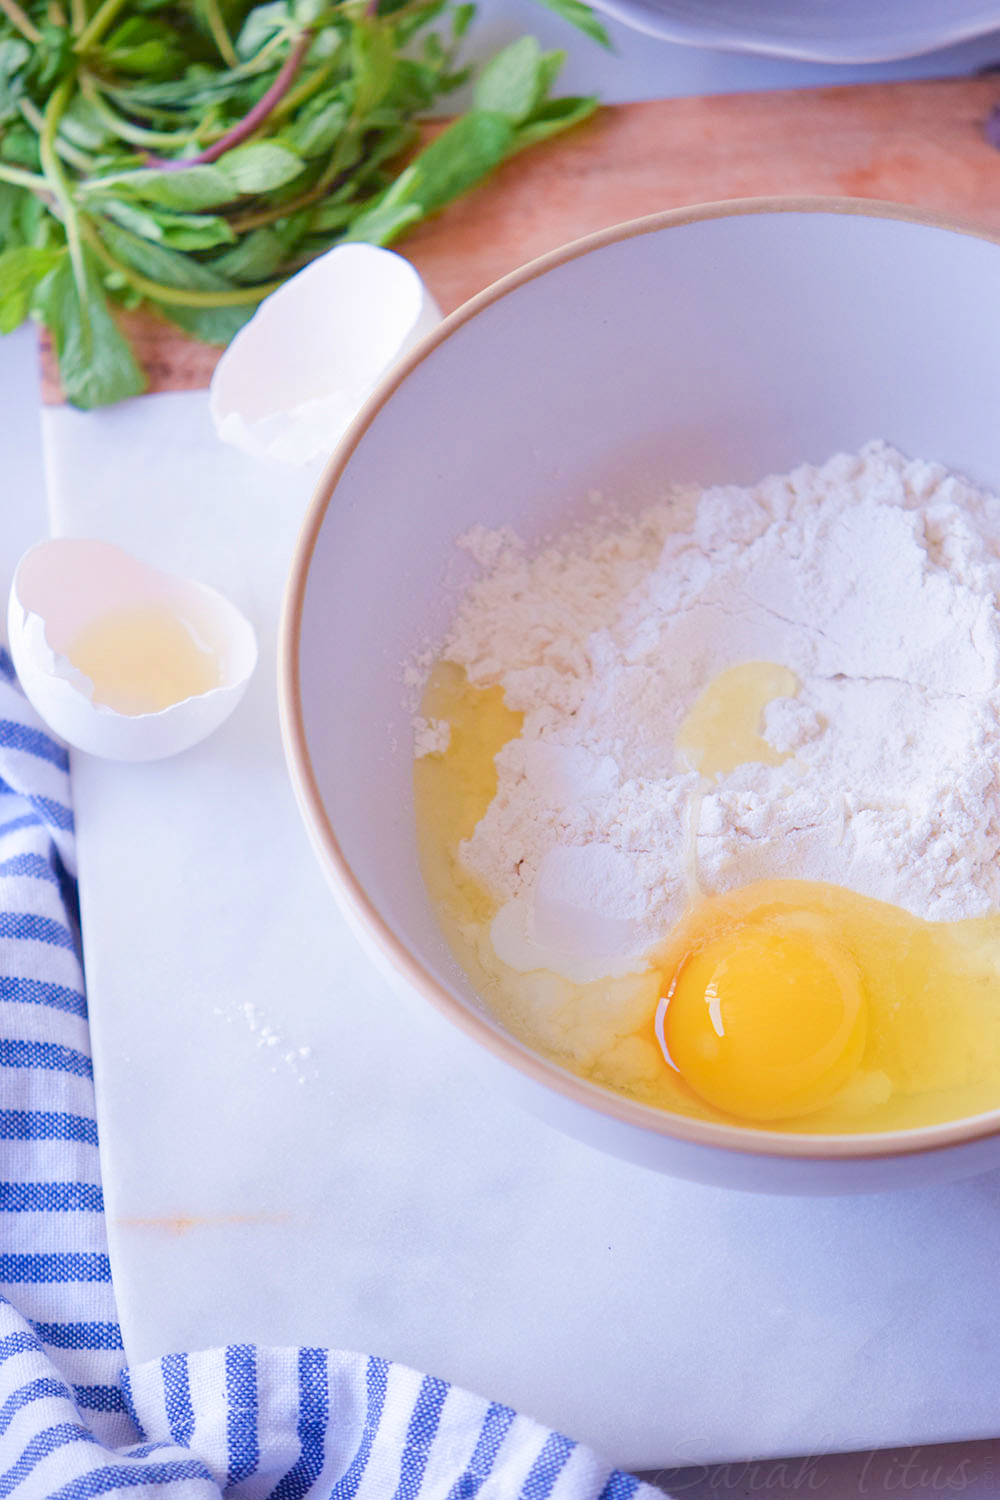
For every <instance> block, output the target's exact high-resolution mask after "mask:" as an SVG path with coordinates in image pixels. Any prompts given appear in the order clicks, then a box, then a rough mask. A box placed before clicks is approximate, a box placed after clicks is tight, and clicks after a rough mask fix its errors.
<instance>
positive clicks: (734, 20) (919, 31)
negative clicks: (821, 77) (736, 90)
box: [593, 0, 1000, 63]
mask: <svg viewBox="0 0 1000 1500" xmlns="http://www.w3.org/2000/svg"><path fill="white" fill-rule="evenodd" d="M593 3H594V4H595V6H596V7H597V8H598V9H599V10H602V11H604V12H606V14H607V15H609V16H613V17H614V18H615V19H616V20H618V21H621V22H623V23H624V24H625V25H626V26H631V27H633V28H634V29H635V30H636V31H642V32H645V33H646V34H647V35H648V36H656V37H661V38H663V39H664V40H666V41H671V42H682V43H684V44H686V45H688V46H692V47H718V48H728V49H730V50H732V51H735V52H759V53H764V54H766V55H770V56H773V57H794V58H801V59H805V60H807V61H810V62H826V63H874V62H886V61H889V60H890V59H893V58H900V57H918V56H919V55H920V54H921V53H924V52H933V51H934V50H935V49H937V48H939V47H949V46H953V45H955V44H956V43H958V42H965V41H969V40H970V39H971V38H973V37H978V36H985V35H987V33H989V32H991V31H995V30H997V29H998V28H1000V4H998V3H986V0H948V3H947V4H942V3H941V0H874V3H873V0H835V3H831V0H756V3H753V4H750V3H746V0H593Z"/></svg>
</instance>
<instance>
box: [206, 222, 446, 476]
mask: <svg viewBox="0 0 1000 1500" xmlns="http://www.w3.org/2000/svg"><path fill="white" fill-rule="evenodd" d="M440 321H441V311H440V309H439V308H438V306H437V303H436V302H435V301H434V299H433V297H432V296H431V295H430V293H429V292H428V290H427V288H426V287H425V286H424V284H423V282H422V281H421V279H420V276H419V275H418V273H417V272H416V270H415V269H414V267H413V266H412V265H411V264H410V262H409V261H408V260H404V258H403V257H402V256H401V255H396V254H395V252H394V251H392V250H381V249H379V248H378V247H377V246H375V245H364V244H352V245H337V246H336V247H335V248H334V249H333V250H328V251H327V253H326V254H325V255H321V256H319V257H318V258H317V259H316V260H314V261H312V262H311V263H310V264H309V265H308V266H306V267H305V269H304V270H302V271H299V272H298V273H297V274H296V275H295V276H292V277H291V278H290V279H289V280H288V281H286V282H285V283H284V285H283V286H281V287H279V288H278V290H277V291H276V292H272V294H271V295H270V297H265V299H264V301H263V302H262V303H261V304H260V306H259V307H258V309H257V311H256V312H255V313H254V315H253V317H252V318H251V319H250V321H249V322H248V323H246V324H245V325H244V327H243V328H241V329H240V331H239V333H238V334H237V335H236V337H235V338H234V339H233V341H232V342H231V343H230V345H229V347H228V348H227V349H226V351H225V353H224V354H223V356H222V358H221V359H220V360H219V363H218V365H217V366H216V369H215V373H214V375H213V377H212V383H211V389H210V394H209V409H210V411H211V414H212V420H213V422H214V423H215V429H216V432H217V433H218V434H219V436H220V437H221V438H222V439H223V441H224V442H227V443H233V444H234V445H235V446H236V447H238V448H243V449H244V450H245V451H246V452H248V453H252V454H253V455H254V456H255V457H265V456H266V457H270V458H277V459H280V460H283V461H284V462H286V463H292V464H300V465H301V464H307V463H310V462H312V461H313V460H315V459H318V458H327V457H329V455H330V454H331V453H332V452H333V450H334V448H335V447H336V445H337V443H338V442H339V441H340V439H341V437H342V436H343V434H344V433H345V432H346V431H347V428H348V427H349V426H350V424H351V422H352V421H353V420H354V417H355V416H356V415H357V413H358V412H359V411H360V409H361V407H362V406H363V405H364V403H365V401H366V400H367V399H368V397H369V395H370V394H371V392H372V391H373V390H374V389H375V386H376V385H377V384H378V382H379V381H380V380H381V378H382V377H383V375H385V374H386V373H387V372H388V371H389V370H390V369H392V367H393V366H394V365H395V364H396V363H397V362H398V361H399V360H400V359H401V358H402V356H403V355H404V354H406V353H408V352H409V350H410V349H412V348H413V346H414V345H415V344H417V343H418V342H419V341H420V340H421V339H422V338H423V337H424V335H425V334H427V333H429V332H430V331H431V329H432V328H434V327H436V325H437V324H438V323H440Z"/></svg>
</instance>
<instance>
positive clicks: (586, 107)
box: [514, 94, 598, 151]
mask: <svg viewBox="0 0 1000 1500" xmlns="http://www.w3.org/2000/svg"><path fill="white" fill-rule="evenodd" d="M597 106H598V100H597V96H596V95H594V94H589V95H585V96H584V95H581V96H580V97H579V98H574V97H572V96H570V95H566V96H564V97H563V98H562V99H549V100H547V101H546V103H545V104H543V105H542V107H541V108H540V109H538V110H537V111H536V112H535V114H534V115H533V116H532V118H531V119H530V120H529V121H528V122H527V124H525V125H522V126H521V127H520V129H519V130H518V132H517V134H516V136H515V137H514V150H515V151H523V150H524V149H525V147H527V146H535V145H537V143H538V142H539V141H545V140H548V138H549V137H550V136H553V135H559V134H561V132H562V131H564V130H569V129H570V127H571V126H573V125H579V124H581V123H582V122H583V121H584V120H587V119H589V118H590V116H591V115H592V114H593V113H594V112H595V110H596V109H597Z"/></svg>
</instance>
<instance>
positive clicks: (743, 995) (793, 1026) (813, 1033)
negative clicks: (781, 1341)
mask: <svg viewBox="0 0 1000 1500" xmlns="http://www.w3.org/2000/svg"><path fill="white" fill-rule="evenodd" d="M661 1027H662V1035H661V1041H662V1045H663V1048H664V1051H665V1053H666V1054H667V1055H668V1058H669V1060H670V1061H671V1062H672V1063H673V1065H674V1066H675V1067H676V1068H677V1070H678V1071H679V1072H680V1074H681V1076H682V1077H683V1079H684V1080H685V1082H686V1083H687V1084H688V1085H689V1086H690V1087H691V1088H692V1089H693V1090H694V1091H695V1093H697V1094H699V1095H700V1096H701V1097H702V1098H703V1099H705V1100H706V1101H707V1102H708V1103H709V1104H713V1105H715V1107H716V1108H717V1109H721V1110H724V1111H726V1113H727V1114H732V1115H737V1116H740V1117H742V1118H744V1119H750V1120H780V1119H786V1118H791V1117H792V1116H795V1115H802V1114H807V1113H810V1112H811V1111H813V1110H816V1109H820V1108H822V1106H823V1105H824V1104H827V1103H828V1102H829V1101H830V1100H831V1099H832V1098H833V1096H834V1095H835V1094H836V1093H837V1092H838V1090H839V1089H840V1088H842V1086H843V1085H844V1083H846V1081H847V1079H848V1078H849V1077H850V1075H851V1073H853V1072H854V1070H855V1068H856V1067H857V1065H858V1063H859V1062H860V1060H861V1056H862V1053H863V1051H864V1045H865V1032H866V1004H865V999H864V995H863V992H862V986H861V980H860V976H859V974H858V969H857V965H856V964H855V962H854V960H853V959H852V958H851V956H850V954H849V953H848V952H847V951H846V950H845V949H844V948H842V947H841V946H840V945H839V944H838V943H837V942H835V941H833V940H832V939H831V938H830V937H829V936H828V935H827V933H826V932H825V931H824V924H823V923H822V920H821V919H816V918H811V917H810V916H809V915H808V914H806V913H789V914H787V915H785V916H783V917H775V918H772V919H771V920H770V921H766V922H759V923H750V924H741V925H740V926H738V927H736V928H734V929H731V930H729V931H724V932H723V933H721V934H720V935H718V936H714V937H711V938H709V939H708V940H707V941H706V942H705V943H704V944H703V946H700V947H697V948H695V949H694V951H692V952H690V953H689V954H688V955H687V956H686V957H685V958H684V959H683V961H682V962H681V964H680V966H679V968H678V969H677V970H676V971H675V973H674V976H673V979H672V981H671V984H670V986H669V990H668V994H667V996H666V1000H665V1002H661V1007H660V1011H659V1013H658V1018H657V1030H658V1032H659V1031H660V1028H661Z"/></svg>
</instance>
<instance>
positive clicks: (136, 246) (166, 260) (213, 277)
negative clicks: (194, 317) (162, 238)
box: [97, 219, 233, 292]
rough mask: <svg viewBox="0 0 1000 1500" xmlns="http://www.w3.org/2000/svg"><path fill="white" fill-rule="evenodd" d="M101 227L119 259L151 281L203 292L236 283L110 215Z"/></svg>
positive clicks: (229, 287)
mask: <svg viewBox="0 0 1000 1500" xmlns="http://www.w3.org/2000/svg"><path fill="white" fill-rule="evenodd" d="M97 227H98V231H99V233H100V236H101V239H102V240H103V241H104V243H105V245H106V246H107V247H108V249H109V250H110V251H111V254H112V255H113V256H114V257H115V259H116V260H118V261H121V263H122V265H124V266H128V267H129V269H130V270H132V271H138V272H139V275H140V276H145V277H147V278H148V280H150V281H158V282H160V283H161V285H163V286H172V287H180V288H182V289H184V290H191V291H200V292H223V291H230V290H231V289H232V286H233V283H232V282H231V281H229V280H227V278H226V277H225V276H221V275H220V274H219V273H218V271H215V270H213V269H212V268H211V267H210V266H205V265H202V263H201V262H200V261H197V260H192V258H191V257H190V256H189V255H182V254H181V252H180V251H179V250H171V249H169V248H168V247H167V246H166V245H154V244H150V242H149V240H147V239H145V238H143V237H142V236H140V235H137V234H132V233H131V232H130V231H129V230H127V229H123V228H121V227H120V226H119V225H117V224H114V223H113V222H112V221H111V220H110V219H101V220H100V221H99V223H98V226H97Z"/></svg>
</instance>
